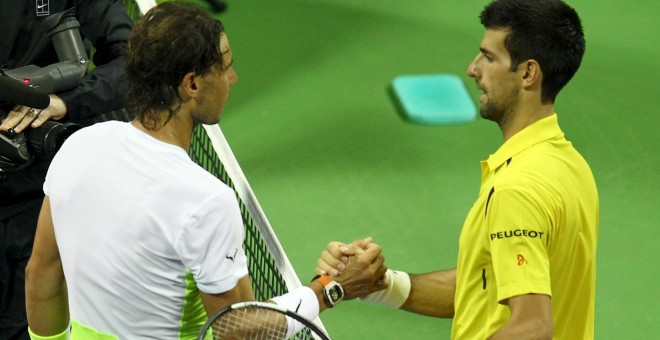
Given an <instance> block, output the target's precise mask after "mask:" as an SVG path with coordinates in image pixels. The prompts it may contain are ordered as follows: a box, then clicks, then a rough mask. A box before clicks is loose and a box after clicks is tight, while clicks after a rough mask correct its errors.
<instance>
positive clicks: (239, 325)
mask: <svg viewBox="0 0 660 340" xmlns="http://www.w3.org/2000/svg"><path fill="white" fill-rule="evenodd" d="M211 329H212V330H213V332H212V333H213V339H214V340H220V339H223V340H238V339H284V338H285V337H286V330H287V321H286V317H285V316H284V315H283V314H281V313H278V312H275V311H272V310H268V309H263V308H240V309H233V310H230V311H229V312H227V313H225V314H223V315H221V316H220V317H219V318H218V319H216V320H215V321H214V322H213V325H212V326H211Z"/></svg>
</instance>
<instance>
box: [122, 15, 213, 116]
mask: <svg viewBox="0 0 660 340" xmlns="http://www.w3.org/2000/svg"><path fill="white" fill-rule="evenodd" d="M223 33H224V28H223V26H222V23H220V22H219V21H217V20H215V19H213V18H212V17H210V16H209V15H208V14H206V13H205V12H203V11H202V10H201V9H199V8H198V7H197V6H195V5H193V4H188V3H183V2H165V3H162V4H160V5H158V6H156V7H154V8H152V9H151V10H150V11H149V12H147V14H145V16H144V17H143V18H141V19H140V21H139V22H138V23H137V24H136V25H135V27H134V28H133V32H132V34H131V37H130V38H129V40H128V53H127V56H126V63H125V68H126V74H127V78H128V107H129V109H130V110H131V111H132V113H133V114H134V115H135V117H136V118H137V119H139V121H140V122H141V123H142V125H144V126H145V127H146V128H147V129H157V128H158V127H159V126H158V122H159V121H160V119H161V117H159V115H158V112H159V111H164V110H166V111H169V116H168V118H167V120H166V122H167V121H168V120H169V119H170V118H172V116H173V115H174V114H175V113H176V112H178V110H179V109H180V108H181V98H180V97H179V93H178V90H177V88H178V86H179V84H180V83H181V80H182V79H183V77H184V76H185V75H186V74H187V73H189V72H194V73H195V74H197V75H205V74H206V73H208V72H209V71H210V69H211V67H212V66H213V65H214V64H218V63H221V62H222V53H221V51H220V37H221V36H222V34H223Z"/></svg>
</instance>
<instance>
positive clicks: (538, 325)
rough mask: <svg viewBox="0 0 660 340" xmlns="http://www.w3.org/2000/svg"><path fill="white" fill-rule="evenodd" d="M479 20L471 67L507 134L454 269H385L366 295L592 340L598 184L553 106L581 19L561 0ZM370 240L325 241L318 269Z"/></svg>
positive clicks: (470, 335)
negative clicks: (382, 281)
mask: <svg viewBox="0 0 660 340" xmlns="http://www.w3.org/2000/svg"><path fill="white" fill-rule="evenodd" d="M480 19H481V23H482V24H483V25H484V27H485V29H486V30H485V33H484V36H483V39H482V41H481V44H480V46H479V53H478V54H477V56H476V57H475V58H474V60H473V61H472V63H471V64H470V65H469V66H468V69H467V74H468V76H470V77H471V78H474V80H475V82H476V86H477V88H479V89H480V90H482V91H483V94H481V96H480V97H479V102H480V114H481V116H482V117H483V118H485V119H488V120H491V121H493V122H496V123H497V124H498V126H499V127H500V130H501V131H502V135H503V138H504V142H503V144H502V145H501V146H500V148H499V149H498V150H497V151H496V152H495V153H493V154H492V155H491V156H490V157H488V159H487V160H485V161H482V162H481V170H482V178H481V187H480V191H479V197H478V198H477V200H476V202H475V203H474V205H473V206H472V208H471V210H470V212H469V214H468V216H467V218H466V220H465V223H464V225H463V229H462V232H461V236H460V240H459V253H458V261H457V265H456V269H449V270H441V271H435V272H430V273H426V274H419V275H413V274H407V273H405V272H402V271H393V270H388V272H387V274H386V282H387V283H388V289H386V290H384V291H380V292H377V293H373V294H371V295H369V296H367V297H365V298H364V299H363V300H366V301H371V302H375V303H378V304H381V305H385V306H388V307H390V308H398V309H403V310H407V311H410V312H414V313H419V314H423V315H430V316H436V317H444V318H453V324H452V338H453V339H552V338H554V339H593V337H594V299H595V280H596V272H595V268H596V242H597V236H598V192H597V189H596V184H595V181H594V178H593V175H592V172H591V170H590V168H589V166H588V164H587V162H586V161H585V160H584V159H583V158H582V156H581V155H580V154H579V153H578V152H577V151H576V150H575V148H573V146H572V144H571V142H569V141H567V140H566V138H565V137H564V133H563V132H562V130H561V129H560V127H559V125H558V118H557V114H556V113H555V110H554V102H555V99H556V97H557V94H558V92H559V91H560V90H561V89H562V88H563V87H564V85H566V84H567V83H568V81H569V80H570V79H571V78H572V77H573V75H574V74H575V72H576V71H577V69H578V68H579V66H580V62H581V60H582V56H583V54H584V50H585V40H584V35H583V31H582V26H581V23H580V18H579V17H578V14H577V13H576V12H575V10H574V9H572V8H571V7H569V6H568V5H567V4H566V3H564V2H563V1H559V0H495V1H493V2H492V3H490V4H489V5H487V6H486V7H485V9H484V10H483V12H482V13H481V15H480ZM368 242H370V241H369V240H367V241H364V240H359V241H355V242H353V243H351V244H348V245H347V244H343V243H340V242H332V243H330V244H329V245H328V248H327V249H326V251H325V252H324V253H323V254H322V255H321V259H320V260H319V262H318V268H317V272H318V273H329V274H331V275H341V269H342V267H343V266H342V260H345V259H346V258H347V257H348V256H350V255H353V254H356V253H359V252H360V251H362V250H361V247H364V246H365V245H366V243H368Z"/></svg>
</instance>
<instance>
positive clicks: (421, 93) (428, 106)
mask: <svg viewBox="0 0 660 340" xmlns="http://www.w3.org/2000/svg"><path fill="white" fill-rule="evenodd" d="M392 90H393V92H394V95H395V97H396V100H397V101H398V104H399V109H400V110H401V111H402V112H401V114H403V115H404V118H406V119H408V120H410V121H412V122H415V123H418V124H428V125H443V124H461V123H467V122H471V121H474V120H475V119H476V118H477V109H476V107H475V105H474V102H473V101H472V98H471V97H470V95H469V94H468V92H467V90H466V88H465V84H463V81H462V80H461V78H460V77H458V76H456V75H453V74H426V75H404V76H398V77H396V78H394V80H393V81H392Z"/></svg>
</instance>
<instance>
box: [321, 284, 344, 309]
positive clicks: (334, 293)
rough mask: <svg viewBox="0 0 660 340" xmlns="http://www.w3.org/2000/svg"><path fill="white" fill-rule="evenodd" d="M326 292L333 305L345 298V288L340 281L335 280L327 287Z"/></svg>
mask: <svg viewBox="0 0 660 340" xmlns="http://www.w3.org/2000/svg"><path fill="white" fill-rule="evenodd" d="M324 292H325V294H324V295H325V297H326V299H327V300H329V301H328V302H330V304H331V305H333V306H334V305H336V304H338V303H339V301H341V300H342V299H343V298H344V289H343V288H342V287H341V285H340V284H339V283H337V282H334V281H333V282H331V283H330V284H329V285H328V286H327V287H325V289H324Z"/></svg>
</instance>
